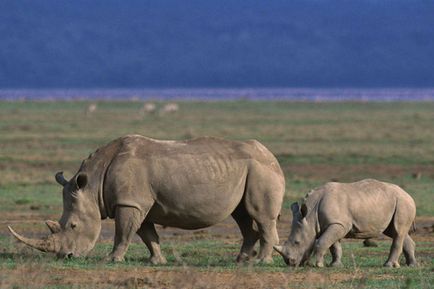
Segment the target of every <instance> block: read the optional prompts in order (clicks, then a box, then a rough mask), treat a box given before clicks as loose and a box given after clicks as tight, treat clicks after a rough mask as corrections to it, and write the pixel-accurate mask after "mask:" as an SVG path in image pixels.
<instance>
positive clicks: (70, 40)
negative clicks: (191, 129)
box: [0, 0, 434, 89]
mask: <svg viewBox="0 0 434 289" xmlns="http://www.w3.org/2000/svg"><path fill="white" fill-rule="evenodd" d="M155 87H186V88H192V87H221V88H227V87H362V88H367V87H368V88H369V87H434V1H427V0H425V1H423V0H412V1H410V0H407V1H403V0H394V1H385V0H376V1H373V0H372V1H367V0H365V1H359V0H352V1H337V0H335V1H331V0H315V1H314V0H303V1H297V0H296V1H293V0H291V1H280V0H267V1H248V0H242V1H240V0H231V1H224V0H223V1H222V0H215V1H206V0H197V1H193V0H186V1H185V0H184V1H183V0H151V1H149V0H148V1H145V0H143V1H131V0H130V1H114V0H101V1H84V0H82V1H78V0H74V1H71V0H68V1H66V0H38V1H35V0H27V1H25V0H2V1H0V88H2V89H5V88H12V89H14V88H155Z"/></svg>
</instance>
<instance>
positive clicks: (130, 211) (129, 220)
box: [107, 206, 144, 262]
mask: <svg viewBox="0 0 434 289" xmlns="http://www.w3.org/2000/svg"><path fill="white" fill-rule="evenodd" d="M143 219H144V217H143V214H142V213H141V212H140V210H139V209H137V208H135V207H128V206H117V207H116V215H115V242H114V246H113V250H112V252H111V253H110V254H109V255H108V256H107V260H108V261H113V262H120V261H123V260H124V256H125V253H126V252H127V250H128V246H129V245H130V242H131V240H132V238H133V236H134V234H135V233H136V232H137V230H138V229H139V228H140V225H141V224H142V222H143Z"/></svg>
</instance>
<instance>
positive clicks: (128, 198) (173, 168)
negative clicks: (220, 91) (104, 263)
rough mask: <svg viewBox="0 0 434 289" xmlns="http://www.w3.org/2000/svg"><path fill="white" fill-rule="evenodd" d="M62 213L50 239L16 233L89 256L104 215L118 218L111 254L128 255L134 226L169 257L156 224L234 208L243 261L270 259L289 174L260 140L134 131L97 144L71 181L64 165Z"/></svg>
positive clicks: (219, 215) (182, 223)
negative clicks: (161, 137) (166, 137)
mask: <svg viewBox="0 0 434 289" xmlns="http://www.w3.org/2000/svg"><path fill="white" fill-rule="evenodd" d="M56 180H57V182H58V183H60V184H61V185H62V186H63V215H62V217H61V219H60V221H59V223H57V222H53V221H47V226H48V227H49V229H50V230H51V232H52V233H53V234H52V235H50V236H49V237H47V238H46V239H43V240H34V239H28V238H25V237H23V236H21V235H18V234H17V233H15V232H14V231H13V230H12V228H10V230H11V232H12V234H14V236H15V237H17V238H18V239H19V240H21V241H23V242H24V243H26V244H28V245H30V246H32V247H35V248H37V249H39V250H42V251H48V252H56V253H57V254H58V255H59V256H83V255H86V254H87V253H88V252H89V251H90V250H91V249H92V248H93V246H94V245H95V242H96V240H97V239H98V236H99V233H100V230H101V219H105V218H107V217H109V218H114V219H115V239H114V247H113V250H112V252H111V254H110V255H109V256H108V259H109V260H112V261H121V260H123V258H124V255H125V253H126V251H127V249H128V245H129V243H130V241H131V239H132V237H133V235H134V234H135V233H137V234H138V235H139V236H140V238H141V239H142V240H143V241H144V243H145V244H146V246H147V247H148V249H149V251H150V253H151V260H150V261H151V262H152V263H154V264H158V263H165V262H166V259H165V258H164V256H163V255H162V254H161V251H160V245H159V237H158V235H157V233H156V231H155V227H154V224H160V225H163V226H170V227H176V228H182V229H200V228H205V227H208V226H211V225H214V224H216V223H219V222H221V221H223V220H224V219H225V218H227V217H228V216H229V215H232V217H233V218H234V219H235V221H236V222H237V223H238V225H239V227H240V230H241V233H242V235H243V244H242V247H241V251H240V254H239V256H238V258H237V260H238V261H245V260H248V259H249V258H252V257H253V256H254V255H255V254H256V253H255V252H254V250H253V247H254V245H255V243H256V242H257V241H258V240H260V245H261V246H260V252H259V255H258V260H259V261H263V262H271V261H272V258H271V254H272V251H273V245H277V244H278V243H279V239H278V235H277V230H276V220H277V217H278V215H279V213H280V209H281V204H282V200H283V194H284V189H285V180H284V177H283V174H282V171H281V169H280V166H279V164H278V162H277V160H276V158H275V157H274V156H273V155H272V154H271V153H270V151H268V150H267V149H266V148H265V147H264V146H263V145H261V144H260V143H259V142H257V141H254V140H252V141H246V142H235V141H227V140H222V139H216V138H209V137H205V138H198V139H193V140H188V141H158V140H153V139H150V138H146V137H142V136H139V135H128V136H125V137H122V138H119V139H116V140H114V141H112V142H111V143H109V144H107V145H106V146H104V147H102V148H100V149H98V150H97V151H96V152H95V153H93V154H91V155H90V156H89V158H88V159H87V160H85V161H83V163H82V165H81V167H80V169H79V171H78V172H77V173H76V175H75V176H74V177H73V178H72V179H71V180H69V181H66V180H65V179H64V178H63V175H62V174H61V173H58V174H57V175H56Z"/></svg>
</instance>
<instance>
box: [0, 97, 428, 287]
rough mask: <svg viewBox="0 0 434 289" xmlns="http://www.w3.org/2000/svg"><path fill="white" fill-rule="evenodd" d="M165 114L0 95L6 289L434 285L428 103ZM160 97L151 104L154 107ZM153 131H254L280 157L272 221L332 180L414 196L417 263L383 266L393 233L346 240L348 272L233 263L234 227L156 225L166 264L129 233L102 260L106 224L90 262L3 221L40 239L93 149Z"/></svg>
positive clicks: (256, 105)
mask: <svg viewBox="0 0 434 289" xmlns="http://www.w3.org/2000/svg"><path fill="white" fill-rule="evenodd" d="M178 104H179V106H180V109H179V111H178V112H176V113H171V114H159V113H156V114H143V113H141V112H140V108H141V107H142V105H143V103H142V102H99V103H98V107H97V110H96V111H95V112H93V113H92V114H87V115H86V113H85V112H86V109H87V107H88V105H89V102H0V212H1V216H2V217H1V219H0V270H1V271H0V287H2V288H3V287H6V288H8V287H10V288H27V287H32V288H33V287H34V288H57V287H62V288H95V287H100V288H125V287H127V288H217V287H218V288H288V287H289V288H432V287H431V286H432V284H433V283H434V261H433V259H434V103H431V102H420V103H356V102H348V103H305V102H299V103H298V102H249V101H227V102H179V103H178ZM163 105H164V103H163V102H157V106H158V107H162V106H163ZM132 133H137V134H142V135H145V136H149V137H153V138H158V139H185V138H192V137H197V136H203V135H210V136H219V137H224V138H228V139H237V140H245V139H253V138H254V139H257V140H259V141H261V142H262V143H263V144H264V145H266V146H267V147H268V148H269V149H270V150H271V151H273V153H275V155H276V156H277V157H278V159H279V161H280V163H281V166H282V168H283V170H284V173H285V176H286V180H287V190H286V197H285V203H284V209H283V211H282V219H281V221H280V222H279V224H278V229H279V233H280V238H281V241H283V240H284V239H286V238H287V235H288V232H289V227H290V219H291V218H290V211H289V206H290V203H291V202H292V201H294V200H298V199H299V198H301V197H302V196H304V194H306V192H308V191H309V190H310V189H312V188H313V187H315V186H318V185H320V184H322V183H324V182H327V181H330V180H338V181H343V182H347V181H355V180H359V179H362V178H368V177H371V178H378V179H381V180H385V181H390V182H393V183H396V184H398V185H400V186H402V187H403V188H404V189H405V190H407V191H408V192H409V193H410V194H411V195H412V196H413V197H414V199H415V200H416V204H417V208H418V213H417V215H418V218H417V223H418V230H417V232H416V234H415V235H414V239H415V241H416V243H417V255H416V256H417V258H418V260H419V263H420V264H421V266H419V267H418V268H406V267H405V266H404V267H403V268H401V269H384V268H383V267H381V265H382V263H383V262H384V261H385V259H386V258H387V254H388V250H389V246H390V240H388V239H380V240H379V241H378V242H379V245H380V246H379V247H377V248H363V247H362V246H361V242H359V241H352V240H348V241H344V245H343V247H344V257H345V259H344V265H345V266H344V268H340V269H335V268H324V269H316V268H311V267H307V268H298V269H289V268H287V267H286V266H284V263H283V261H282V260H281V258H280V257H279V256H277V255H276V256H275V262H274V264H273V265H254V264H249V265H244V266H237V265H236V264H235V262H234V259H235V257H236V255H237V252H238V250H239V246H240V240H241V236H240V234H239V232H238V229H237V227H236V225H235V223H234V222H233V221H232V220H227V221H226V222H224V223H223V224H219V225H217V226H214V227H211V228H210V229H206V230H199V231H193V232H189V231H182V230H177V229H170V228H167V229H163V228H157V230H158V231H159V232H160V235H161V236H162V238H161V239H162V240H161V241H162V246H163V251H164V253H165V255H166V256H167V258H168V261H169V263H168V265H165V266H152V265H149V264H145V262H146V257H147V254H148V253H147V251H146V249H145V246H144V245H143V244H141V243H140V242H139V240H138V239H135V242H134V244H132V246H131V248H130V250H129V252H128V253H127V261H126V262H125V263H121V264H105V263H103V262H102V258H103V257H104V255H105V254H107V253H108V252H109V251H110V250H111V246H112V241H111V240H112V237H113V224H112V222H111V221H105V222H104V226H103V232H102V235H101V240H100V242H99V243H98V244H97V246H96V248H95V249H94V250H93V251H92V253H91V256H90V257H89V258H86V259H84V258H80V259H74V260H56V259H55V258H54V257H53V256H50V255H46V254H42V253H38V252H36V251H33V250H30V249H28V248H25V247H24V246H22V245H20V244H17V243H16V242H15V241H14V240H12V238H11V237H10V236H9V234H8V232H7V229H6V226H7V225H8V224H13V225H14V227H15V228H16V229H17V231H19V232H23V233H24V232H25V234H26V235H27V236H43V235H45V234H47V232H48V230H47V229H46V228H44V225H43V220H45V219H58V218H59V217H60V214H61V211H62V200H61V195H60V188H59V186H58V185H57V184H56V183H55V181H54V174H55V173H56V172H57V171H60V170H63V171H64V172H65V176H66V177H69V176H72V174H73V173H74V172H75V171H76V170H77V169H78V167H79V165H80V163H81V160H82V159H85V158H86V157H87V156H88V155H89V153H91V152H93V151H94V150H95V149H96V148H98V146H100V145H103V144H105V143H107V142H108V141H110V140H112V139H114V138H116V137H119V136H121V135H125V134H132Z"/></svg>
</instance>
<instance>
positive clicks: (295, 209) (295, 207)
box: [291, 202, 300, 215]
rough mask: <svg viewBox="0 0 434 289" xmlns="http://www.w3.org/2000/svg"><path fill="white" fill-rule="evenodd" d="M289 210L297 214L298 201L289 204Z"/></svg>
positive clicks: (298, 209)
mask: <svg viewBox="0 0 434 289" xmlns="http://www.w3.org/2000/svg"><path fill="white" fill-rule="evenodd" d="M291 210H292V213H293V214H294V215H295V214H297V213H298V212H299V211H300V207H299V206H298V203H297V202H295V203H292V205H291Z"/></svg>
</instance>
